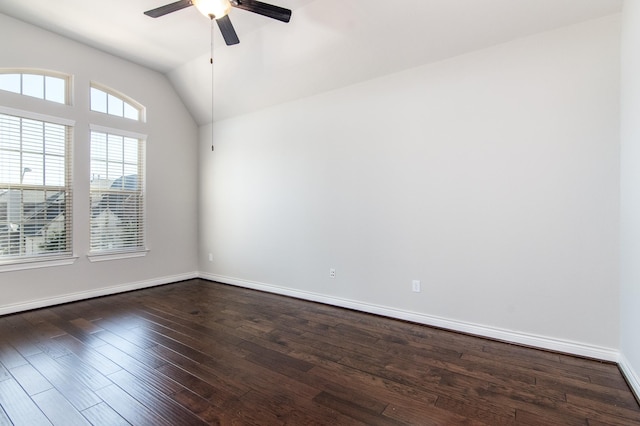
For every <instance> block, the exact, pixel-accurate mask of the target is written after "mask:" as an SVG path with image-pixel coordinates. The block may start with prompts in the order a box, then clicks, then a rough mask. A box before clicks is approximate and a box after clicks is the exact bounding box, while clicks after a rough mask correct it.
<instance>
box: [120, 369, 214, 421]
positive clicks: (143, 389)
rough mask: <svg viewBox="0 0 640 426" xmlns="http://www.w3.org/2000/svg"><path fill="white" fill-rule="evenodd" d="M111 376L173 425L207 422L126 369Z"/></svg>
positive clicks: (121, 386)
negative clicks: (151, 388) (151, 387)
mask: <svg viewBox="0 0 640 426" xmlns="http://www.w3.org/2000/svg"><path fill="white" fill-rule="evenodd" d="M109 378H110V379H111V380H112V381H113V382H114V383H115V384H117V385H118V386H119V387H120V388H121V389H126V392H127V393H128V394H129V395H131V396H133V397H134V398H135V399H136V400H138V401H140V402H141V403H142V404H143V405H145V406H146V407H148V408H149V409H152V410H153V411H154V412H155V413H156V414H158V415H160V416H162V417H163V418H164V419H165V420H167V421H169V422H170V423H171V424H172V425H173V426H180V425H185V426H189V425H192V426H197V425H200V424H201V425H205V424H206V423H205V422H204V421H203V420H202V419H200V418H199V417H197V416H196V415H195V414H194V413H192V412H191V411H189V410H188V409H187V408H185V407H183V406H181V405H179V404H178V403H177V402H176V401H174V400H173V399H171V398H169V397H168V396H166V395H164V394H161V393H158V392H153V391H152V390H150V389H149V387H148V386H147V384H146V382H145V381H144V380H140V379H139V378H136V377H135V376H133V375H132V374H131V373H129V372H127V371H125V370H121V371H118V372H116V373H113V374H111V375H110V376H109Z"/></svg>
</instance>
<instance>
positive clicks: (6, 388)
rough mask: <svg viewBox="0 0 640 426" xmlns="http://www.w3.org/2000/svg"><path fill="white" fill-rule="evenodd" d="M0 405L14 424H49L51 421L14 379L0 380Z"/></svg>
mask: <svg viewBox="0 0 640 426" xmlns="http://www.w3.org/2000/svg"><path fill="white" fill-rule="evenodd" d="M0 407H2V409H3V410H4V412H5V413H6V414H7V416H8V417H9V419H10V420H11V422H12V423H13V424H14V425H15V426H22V425H24V426H33V425H50V424H51V422H50V421H49V420H48V419H47V417H46V416H45V415H44V414H43V413H42V411H40V408H38V406H37V405H36V403H35V402H33V400H32V399H31V398H30V397H29V395H27V393H26V392H25V391H24V390H23V389H22V387H20V385H19V384H18V382H16V381H15V380H4V381H2V382H0Z"/></svg>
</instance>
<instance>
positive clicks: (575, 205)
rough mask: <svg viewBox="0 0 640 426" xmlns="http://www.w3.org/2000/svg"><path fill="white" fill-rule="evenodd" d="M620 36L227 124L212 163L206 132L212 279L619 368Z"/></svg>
mask: <svg viewBox="0 0 640 426" xmlns="http://www.w3.org/2000/svg"><path fill="white" fill-rule="evenodd" d="M619 37H620V21H619V16H613V17H607V18H604V19H600V20H596V21H590V22H586V23H583V24H579V25H576V26H571V27H566V28H563V29H560V30H556V31H553V32H548V33H543V34H539V35H536V36H532V37H529V38H525V39H520V40H515V41H513V42H510V43H506V44H502V45H499V46H495V47H493V48H489V49H486V50H482V51H477V52H475V53H472V54H468V55H464V56H460V57H456V58H453V59H450V60H447V61H444V62H439V63H435V64H432V65H426V66H422V67H419V68H414V69H411V70H408V71H405V72H401V73H397V74H393V75H389V76H387V77H384V78H380V79H376V80H372V81H367V82H363V83H361V84H357V85H353V86H350V87H347V88H345V89H340V90H336V91H333V92H329V93H326V94H323V95H319V96H314V97H310V98H306V99H302V100H299V101H296V102H291V103H287V104H283V105H280V106H276V107H272V108H268V109H265V110H262V111H260V112H257V113H253V114H250V115H244V116H241V117H238V118H233V119H228V120H225V121H221V122H217V123H216V124H215V134H214V135H215V145H216V150H215V152H213V153H212V152H211V148H210V139H209V134H210V127H204V128H202V129H201V132H202V133H201V146H200V151H201V152H200V166H201V171H200V174H201V175H200V180H201V187H200V203H201V206H200V218H201V222H200V254H199V255H200V269H201V271H203V275H204V276H206V277H208V278H212V279H218V280H221V281H224V282H228V283H234V284H239V285H245V286H249V287H256V288H262V289H266V290H271V291H276V292H280V293H284V294H292V295H296V296H299V297H307V298H310V299H314V300H321V301H326V302H330V303H335V304H340V305H343V306H350V307H356V308H359V309H364V310H368V311H371V312H378V313H384V314H390V315H394V316H397V317H402V318H408V319H413V320H417V321H423V322H426V323H435V324H440V325H446V326H451V327H454V328H458V329H463V330H465V331H472V332H479V333H481V334H485V335H492V336H494V337H504V338H507V339H510V340H514V341H520V342H522V343H528V344H535V345H537V346H544V347H549V348H552V349H560V350H567V351H569V352H574V353H581V354H585V355H591V356H598V357H601V358H611V359H614V358H615V357H616V355H617V348H618V344H619V341H618V336H619V323H618V312H619V291H618V262H619V255H618V251H619V238H618V226H619V121H618V119H619V72H620V68H619ZM330 66H331V64H327V67H330ZM208 253H211V254H212V255H213V261H212V262H209V261H208V258H207V255H208ZM331 267H333V268H336V271H337V277H336V278H335V279H330V278H329V276H328V272H329V268H331ZM412 279H419V280H421V281H422V286H423V291H422V292H421V293H419V294H416V293H412V292H411V280H412Z"/></svg>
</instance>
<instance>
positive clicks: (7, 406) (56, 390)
mask: <svg viewBox="0 0 640 426" xmlns="http://www.w3.org/2000/svg"><path fill="white" fill-rule="evenodd" d="M0 406H1V409H0V425H8V424H15V425H29V426H33V425H44V424H55V425H64V426H69V425H76V424H78V425H81V424H94V425H109V426H110V425H120V424H136V425H172V426H173V425H198V424H238V425H251V424H258V425H270V424H290V425H354V424H363V425H396V424H414V425H457V424H468V425H509V424H523V425H627V426H628V425H640V407H639V406H638V403H637V401H636V400H635V399H634V397H633V395H632V393H631V391H630V390H629V388H628V386H627V384H626V383H625V381H624V379H623V377H622V376H621V374H620V372H619V370H618V368H617V366H615V365H612V364H607V363H601V362H597V361H593V360H585V359H580V358H575V357H571V356H567V355H562V354H556V353H550V352H545V351H539V350H534V349H530V348H524V347H519V346H514V345H509V344H505V343H499V342H495V341H491V340H485V339H481V338H477V337H473V336H467V335H462V334H458V333H453V332H448V331H444V330H439V329H434V328H430V327H425V326H421V325H416V324H411V323H406V322H402V321H396V320H392V319H388V318H381V317H377V316H373V315H367V314H363V313H359V312H353V311H348V310H345V309H340V308H334V307H330V306H325V305H321V304H316V303H311V302H305V301H300V300H295V299H291V298H286V297H281V296H277V295H272V294H266V293H260V292H256V291H251V290H246V289H241V288H235V287H230V286H225V285H221V284H216V283H211V282H207V281H202V280H192V281H186V282H182V283H177V284H171V285H166V286H161V287H156V288H152V289H146V290H141V291H135V292H130V293H125V294H120V295H115V296H108V297H103V298H98V299H93V300H87V301H82V302H76V303H70V304H66V305H61V306H55V307H51V308H47V309H40V310H34V311H30V312H24V313H19V314H14V315H8V316H4V317H0Z"/></svg>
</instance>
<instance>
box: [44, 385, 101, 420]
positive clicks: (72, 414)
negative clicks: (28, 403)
mask: <svg viewBox="0 0 640 426" xmlns="http://www.w3.org/2000/svg"><path fill="white" fill-rule="evenodd" d="M32 398H33V400H34V402H35V403H36V404H37V405H38V407H40V409H41V410H42V412H43V413H44V414H45V415H46V416H47V418H48V419H49V420H50V421H51V423H53V424H54V425H66V426H88V425H90V424H91V423H89V421H88V420H87V419H85V418H84V417H83V416H82V415H81V414H80V413H79V412H78V411H77V410H76V409H75V408H74V407H73V406H72V405H71V404H70V403H69V401H68V400H67V399H66V398H65V397H64V396H62V394H61V393H60V392H58V391H57V390H56V389H53V388H51V389H49V390H46V391H44V392H40V393H39V394H36V395H33V396H32Z"/></svg>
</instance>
